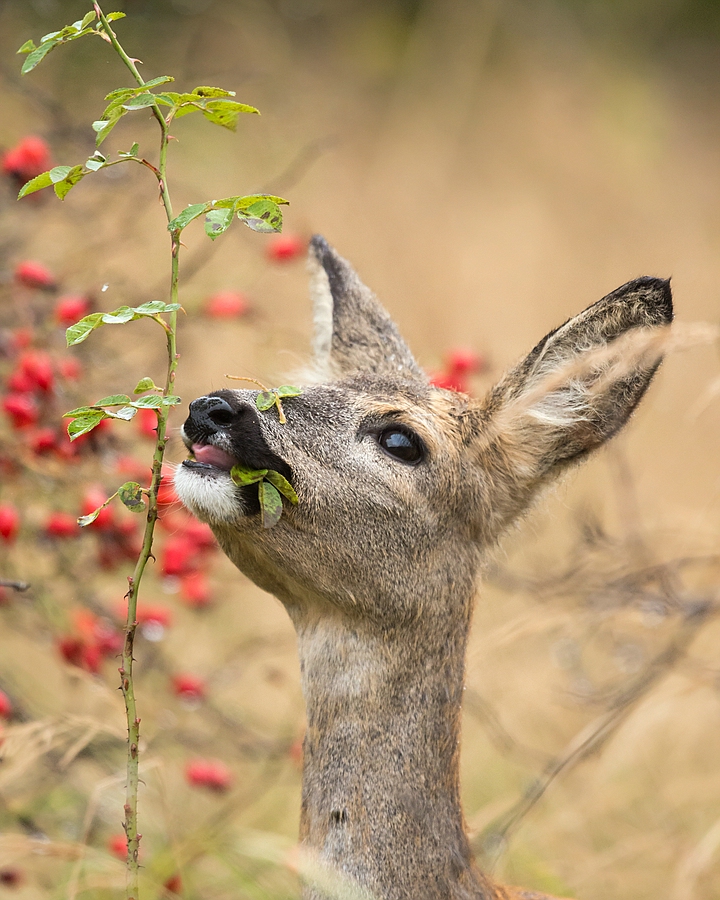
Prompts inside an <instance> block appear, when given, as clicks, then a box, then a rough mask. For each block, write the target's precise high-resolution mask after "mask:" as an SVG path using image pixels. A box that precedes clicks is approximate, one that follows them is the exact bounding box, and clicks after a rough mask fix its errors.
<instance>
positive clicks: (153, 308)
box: [133, 300, 182, 316]
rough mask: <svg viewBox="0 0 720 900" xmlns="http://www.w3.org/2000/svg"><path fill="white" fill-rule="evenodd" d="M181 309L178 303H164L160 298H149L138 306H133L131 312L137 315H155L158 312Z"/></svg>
mask: <svg viewBox="0 0 720 900" xmlns="http://www.w3.org/2000/svg"><path fill="white" fill-rule="evenodd" d="M178 309H182V306H180V304H179V303H164V302H163V301H162V300H149V301H148V302H147V303H141V304H140V306H133V312H135V313H137V314H138V315H139V316H156V315H157V314H158V313H163V312H174V311H175V310H178Z"/></svg>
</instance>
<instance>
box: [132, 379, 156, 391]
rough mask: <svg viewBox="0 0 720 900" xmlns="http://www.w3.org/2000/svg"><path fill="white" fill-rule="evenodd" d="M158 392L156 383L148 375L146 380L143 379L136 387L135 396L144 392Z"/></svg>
mask: <svg viewBox="0 0 720 900" xmlns="http://www.w3.org/2000/svg"><path fill="white" fill-rule="evenodd" d="M151 390H158V387H157V385H156V384H155V382H154V381H153V380H152V378H150V376H149V375H146V376H145V378H141V379H140V381H138V383H137V384H136V385H135V390H134V391H133V394H142V393H143V392H144V391H151Z"/></svg>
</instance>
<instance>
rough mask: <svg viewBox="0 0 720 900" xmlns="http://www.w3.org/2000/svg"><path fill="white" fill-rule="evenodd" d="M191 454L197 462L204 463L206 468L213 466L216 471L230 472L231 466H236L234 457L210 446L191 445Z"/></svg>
mask: <svg viewBox="0 0 720 900" xmlns="http://www.w3.org/2000/svg"><path fill="white" fill-rule="evenodd" d="M192 452H193V456H194V457H195V459H196V460H197V461H198V462H201V463H205V464H206V465H208V466H215V467H216V468H218V469H227V470H228V471H230V469H232V467H233V466H235V465H237V460H236V459H235V457H233V456H230V454H229V453H226V452H225V451H224V450H221V449H220V448H219V447H213V446H211V445H210V444H193V445H192Z"/></svg>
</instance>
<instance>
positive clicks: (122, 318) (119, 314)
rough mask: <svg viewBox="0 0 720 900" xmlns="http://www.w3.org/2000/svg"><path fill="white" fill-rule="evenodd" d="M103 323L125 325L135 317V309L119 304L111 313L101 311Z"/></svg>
mask: <svg viewBox="0 0 720 900" xmlns="http://www.w3.org/2000/svg"><path fill="white" fill-rule="evenodd" d="M100 318H101V319H102V324H103V325H124V324H125V323H126V322H132V320H133V319H134V318H135V310H134V309H132V308H131V307H129V306H119V307H118V308H117V309H116V310H114V311H113V312H109V313H100Z"/></svg>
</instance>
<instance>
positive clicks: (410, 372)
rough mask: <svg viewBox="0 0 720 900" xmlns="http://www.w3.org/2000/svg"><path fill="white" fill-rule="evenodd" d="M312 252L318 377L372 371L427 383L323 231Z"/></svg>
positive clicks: (382, 312)
mask: <svg viewBox="0 0 720 900" xmlns="http://www.w3.org/2000/svg"><path fill="white" fill-rule="evenodd" d="M309 256H310V259H309V264H310V271H311V276H312V280H311V284H310V293H311V296H312V300H313V306H314V318H315V339H314V345H313V349H314V356H315V358H314V363H315V368H316V370H317V373H318V375H319V376H320V377H322V378H323V379H324V380H332V379H334V378H343V377H348V376H352V375H359V374H362V373H363V372H367V373H372V374H375V375H381V376H382V375H385V376H388V377H391V378H401V379H408V378H413V379H414V378H420V379H422V380H423V381H426V380H427V376H426V375H425V373H424V372H423V371H422V369H421V368H420V366H419V365H418V364H417V363H416V362H415V359H414V358H413V355H412V353H411V352H410V350H409V348H408V346H407V344H406V343H405V341H404V340H403V339H402V337H401V336H400V332H399V331H398V329H397V326H396V325H395V323H394V322H393V321H392V319H391V318H390V316H389V315H388V314H387V313H386V312H385V310H384V309H383V307H382V306H381V304H380V303H379V301H378V300H377V298H376V297H375V295H374V294H373V293H372V291H371V290H370V289H369V288H367V287H365V285H364V284H363V283H362V282H361V281H360V279H359V278H358V276H357V274H356V272H355V270H354V269H353V267H352V266H351V265H350V263H349V262H347V260H345V259H343V258H342V256H339V255H338V254H337V253H336V252H335V250H334V249H333V248H332V247H331V246H330V245H329V244H328V243H327V241H326V240H325V238H323V237H321V236H320V235H315V236H314V237H313V238H312V240H311V241H310V254H309Z"/></svg>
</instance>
